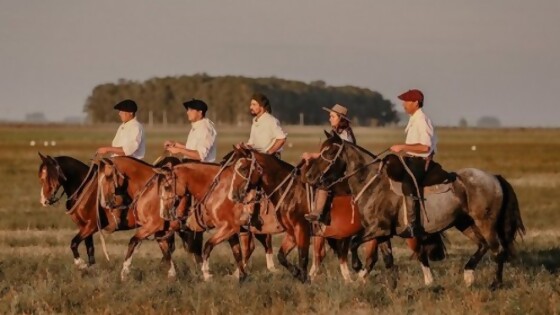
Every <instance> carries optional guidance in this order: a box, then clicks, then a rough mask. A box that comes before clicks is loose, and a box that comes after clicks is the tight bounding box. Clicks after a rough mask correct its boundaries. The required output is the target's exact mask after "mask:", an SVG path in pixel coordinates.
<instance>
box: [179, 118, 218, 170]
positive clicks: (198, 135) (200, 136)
mask: <svg viewBox="0 0 560 315" xmlns="http://www.w3.org/2000/svg"><path fill="white" fill-rule="evenodd" d="M217 134H218V133H217V132H216V128H214V123H213V122H212V121H211V120H210V119H208V118H202V119H201V120H199V121H196V122H194V123H193V124H192V127H191V131H190V132H189V136H188V137H187V143H185V148H187V149H189V150H194V151H196V152H198V154H199V155H200V160H201V161H202V162H214V161H215V160H216V135H217Z"/></svg>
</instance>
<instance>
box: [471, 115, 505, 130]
mask: <svg viewBox="0 0 560 315" xmlns="http://www.w3.org/2000/svg"><path fill="white" fill-rule="evenodd" d="M501 125H502V124H501V123H500V120H499V119H498V118H496V117H493V116H484V117H480V119H479V120H478V122H477V123H476V126H477V127H480V128H499V127H500V126H501Z"/></svg>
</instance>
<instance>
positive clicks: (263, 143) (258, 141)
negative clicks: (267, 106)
mask: <svg viewBox="0 0 560 315" xmlns="http://www.w3.org/2000/svg"><path fill="white" fill-rule="evenodd" d="M287 135H288V134H287V133H285V132H284V130H282V127H281V126H280V122H279V121H278V119H276V118H275V117H274V116H272V115H271V114H269V113H267V112H265V113H264V114H262V115H261V117H258V118H257V117H255V118H254V119H253V125H252V126H251V134H250V136H249V141H248V143H247V144H249V145H251V146H252V147H253V148H254V149H255V150H257V151H258V152H261V153H266V152H267V151H268V150H269V149H270V148H271V147H272V145H273V144H274V142H275V141H276V140H278V139H286V136H287ZM280 151H282V149H280V150H278V151H277V152H280Z"/></svg>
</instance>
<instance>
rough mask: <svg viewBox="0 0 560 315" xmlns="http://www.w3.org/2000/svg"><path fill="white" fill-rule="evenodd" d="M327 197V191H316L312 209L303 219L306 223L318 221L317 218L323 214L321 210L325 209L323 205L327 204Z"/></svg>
mask: <svg viewBox="0 0 560 315" xmlns="http://www.w3.org/2000/svg"><path fill="white" fill-rule="evenodd" d="M328 196H329V191H328V190H323V189H317V192H316V195H315V202H314V208H313V209H312V211H311V212H310V213H307V214H306V215H305V219H307V221H310V222H314V221H318V220H319V218H321V215H322V214H323V209H324V208H325V205H326V203H327V198H328Z"/></svg>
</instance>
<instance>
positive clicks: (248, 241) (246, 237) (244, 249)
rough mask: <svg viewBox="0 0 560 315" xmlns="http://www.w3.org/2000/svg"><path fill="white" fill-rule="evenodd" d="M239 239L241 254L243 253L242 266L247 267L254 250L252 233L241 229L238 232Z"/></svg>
mask: <svg viewBox="0 0 560 315" xmlns="http://www.w3.org/2000/svg"><path fill="white" fill-rule="evenodd" d="M239 241H240V243H241V254H242V255H243V266H244V267H245V268H247V266H248V265H249V258H251V255H252V254H253V251H254V250H255V242H253V233H251V232H248V231H242V232H240V233H239Z"/></svg>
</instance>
